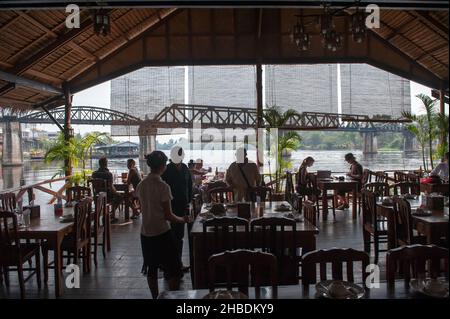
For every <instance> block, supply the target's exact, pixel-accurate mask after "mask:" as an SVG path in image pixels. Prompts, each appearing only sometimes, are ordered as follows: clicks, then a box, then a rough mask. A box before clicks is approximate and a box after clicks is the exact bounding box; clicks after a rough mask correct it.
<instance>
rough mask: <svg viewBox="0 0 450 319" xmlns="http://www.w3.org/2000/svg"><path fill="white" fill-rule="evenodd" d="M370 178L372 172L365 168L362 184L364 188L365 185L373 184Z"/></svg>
mask: <svg viewBox="0 0 450 319" xmlns="http://www.w3.org/2000/svg"><path fill="white" fill-rule="evenodd" d="M370 177H371V171H370V170H369V169H367V168H365V169H364V170H363V176H362V179H361V184H362V185H363V186H364V185H365V184H367V183H370V182H371V180H370Z"/></svg>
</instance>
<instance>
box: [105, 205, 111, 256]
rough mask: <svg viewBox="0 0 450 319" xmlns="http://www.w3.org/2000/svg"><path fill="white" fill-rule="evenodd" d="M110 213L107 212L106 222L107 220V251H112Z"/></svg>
mask: <svg viewBox="0 0 450 319" xmlns="http://www.w3.org/2000/svg"><path fill="white" fill-rule="evenodd" d="M110 216H111V215H110V214H109V212H107V214H106V217H105V220H106V225H105V226H106V227H105V231H106V250H107V251H111V218H110Z"/></svg>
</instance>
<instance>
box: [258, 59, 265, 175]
mask: <svg viewBox="0 0 450 319" xmlns="http://www.w3.org/2000/svg"><path fill="white" fill-rule="evenodd" d="M262 127H263V87H262V65H261V63H258V64H256V162H257V165H258V167H262V166H263V165H264V157H263V154H264V149H262V150H260V144H261V145H262V143H261V142H262V138H263V137H262V136H261V135H260V133H261V132H260V131H261V130H260V128H262Z"/></svg>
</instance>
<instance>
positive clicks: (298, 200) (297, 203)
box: [291, 193, 303, 214]
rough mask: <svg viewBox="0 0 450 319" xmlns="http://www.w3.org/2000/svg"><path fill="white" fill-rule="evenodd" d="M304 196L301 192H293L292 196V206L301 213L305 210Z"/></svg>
mask: <svg viewBox="0 0 450 319" xmlns="http://www.w3.org/2000/svg"><path fill="white" fill-rule="evenodd" d="M302 202H303V197H302V195H300V194H299V193H293V194H292V197H291V206H292V209H293V210H294V212H296V213H299V214H301V213H302V210H303V203H302Z"/></svg>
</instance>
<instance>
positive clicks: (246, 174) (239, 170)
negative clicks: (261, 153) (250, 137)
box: [225, 148, 261, 201]
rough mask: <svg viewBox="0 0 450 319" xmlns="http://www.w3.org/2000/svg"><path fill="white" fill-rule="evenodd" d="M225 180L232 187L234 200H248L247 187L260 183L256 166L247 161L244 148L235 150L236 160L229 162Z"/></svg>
mask: <svg viewBox="0 0 450 319" xmlns="http://www.w3.org/2000/svg"><path fill="white" fill-rule="evenodd" d="M225 181H226V182H227V184H228V185H229V186H230V187H231V188H233V192H234V200H235V201H243V200H246V201H250V197H249V194H248V190H249V188H251V187H255V186H259V185H260V184H261V175H260V174H259V170H258V166H256V164H255V163H252V162H249V160H248V157H247V150H246V149H245V148H239V149H238V150H237V151H236V162H233V163H231V165H230V167H228V169H227V172H226V175H225Z"/></svg>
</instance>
